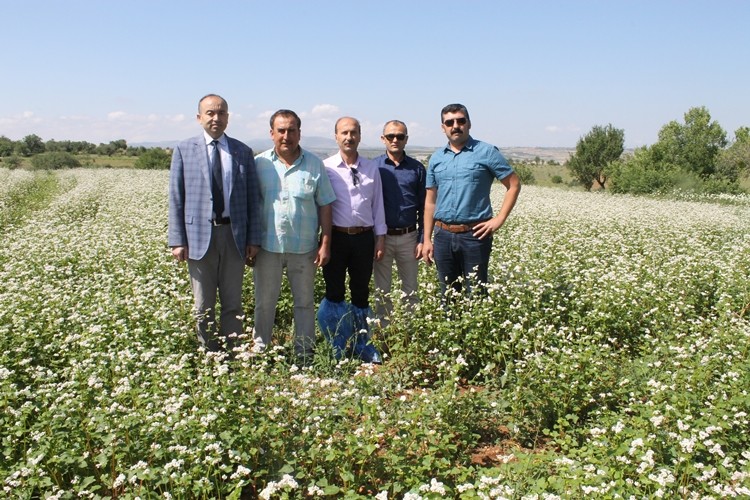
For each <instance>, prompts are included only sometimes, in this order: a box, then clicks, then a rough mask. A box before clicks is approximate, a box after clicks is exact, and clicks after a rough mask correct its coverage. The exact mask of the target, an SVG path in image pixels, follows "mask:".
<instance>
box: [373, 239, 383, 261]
mask: <svg viewBox="0 0 750 500" xmlns="http://www.w3.org/2000/svg"><path fill="white" fill-rule="evenodd" d="M384 256H385V236H376V237H375V262H380V261H381V260H383V257H384Z"/></svg>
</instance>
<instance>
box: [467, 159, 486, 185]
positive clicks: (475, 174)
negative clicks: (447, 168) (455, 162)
mask: <svg viewBox="0 0 750 500" xmlns="http://www.w3.org/2000/svg"><path fill="white" fill-rule="evenodd" d="M466 170H467V172H466V178H467V179H468V180H469V181H471V183H472V184H482V183H483V182H492V180H491V179H489V178H488V175H487V169H486V168H485V167H484V165H480V164H476V163H475V164H472V165H468V166H467V167H466Z"/></svg>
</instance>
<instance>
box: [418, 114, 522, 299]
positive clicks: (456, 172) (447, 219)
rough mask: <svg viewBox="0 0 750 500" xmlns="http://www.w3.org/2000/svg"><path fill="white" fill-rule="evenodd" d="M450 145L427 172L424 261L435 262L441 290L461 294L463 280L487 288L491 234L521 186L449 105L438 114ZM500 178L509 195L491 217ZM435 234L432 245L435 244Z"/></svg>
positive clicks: (500, 158)
mask: <svg viewBox="0 0 750 500" xmlns="http://www.w3.org/2000/svg"><path fill="white" fill-rule="evenodd" d="M440 117H441V121H442V127H443V131H444V132H445V135H446V136H447V137H448V144H447V145H446V146H445V147H444V148H441V149H438V150H437V151H435V153H433V155H432V156H431V157H430V165H429V168H428V170H427V196H426V199H425V215H424V243H423V246H422V258H423V260H424V261H425V262H426V263H428V264H430V263H432V262H433V261H434V262H435V264H436V266H437V270H438V279H439V281H440V286H441V289H442V291H443V294H445V292H446V290H447V287H448V286H451V287H452V288H453V289H454V290H456V291H459V292H460V291H461V282H460V281H459V280H458V279H459V277H463V278H464V279H467V280H468V281H467V288H470V286H471V283H472V281H473V282H474V283H479V284H483V283H487V281H488V267H489V260H490V251H491V250H492V235H493V234H494V233H495V231H497V230H498V229H500V227H501V226H502V225H503V224H504V223H505V220H506V219H507V218H508V216H509V215H510V212H511V211H512V210H513V207H514V206H515V204H516V200H517V199H518V193H519V192H520V191H521V182H520V180H519V179H518V176H517V175H516V173H515V172H514V171H513V169H512V168H511V167H510V165H509V164H508V161H507V160H506V159H505V157H504V156H503V155H502V153H500V151H499V150H498V149H497V147H495V146H492V145H490V144H487V143H485V142H482V141H478V140H476V139H474V138H472V137H471V136H470V135H469V131H470V130H471V120H470V118H469V111H468V110H467V109H466V107H465V106H464V105H462V104H449V105H447V106H445V107H444V108H443V109H442V111H441V113H440ZM494 179H499V180H500V182H501V183H502V184H503V186H505V189H506V192H505V196H504V198H503V203H502V206H501V207H500V211H499V212H498V213H497V215H494V216H493V211H492V204H491V203H490V190H491V189H492V182H493V180H494ZM433 233H434V241H432V240H433Z"/></svg>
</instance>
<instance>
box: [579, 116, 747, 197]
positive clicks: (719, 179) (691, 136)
mask: <svg viewBox="0 0 750 500" xmlns="http://www.w3.org/2000/svg"><path fill="white" fill-rule="evenodd" d="M624 140H625V132H624V130H622V129H618V128H615V127H614V126H612V124H608V125H606V126H601V125H596V126H594V127H593V128H592V129H591V131H590V132H589V133H588V134H586V135H585V136H584V137H582V138H581V139H580V140H579V141H578V143H577V145H576V152H575V153H574V154H573V155H572V156H571V157H570V159H569V160H568V162H567V163H566V166H567V168H568V169H569V170H570V173H571V175H572V176H573V177H574V178H575V179H576V180H577V181H578V182H579V183H580V184H581V185H582V186H583V187H584V188H586V189H587V190H591V189H592V187H594V186H595V185H596V186H597V187H598V188H600V189H605V188H609V189H610V190H611V191H612V192H614V193H633V194H649V193H667V192H670V191H673V190H675V189H684V190H690V191H696V192H703V193H739V192H742V191H743V189H742V188H741V187H740V180H741V179H742V178H744V177H747V176H748V175H749V174H750V128H748V127H740V128H738V129H737V130H736V131H735V133H734V140H733V141H730V140H729V139H728V138H727V133H726V131H725V130H724V129H723V128H722V127H721V125H719V123H718V122H716V121H712V120H711V114H710V113H709V111H708V109H706V108H705V107H695V108H691V109H690V110H688V112H687V113H685V115H684V122H683V123H681V122H678V121H671V122H669V123H667V124H666V125H664V126H663V127H662V128H661V130H660V131H659V135H658V140H657V141H656V142H655V143H654V144H652V145H651V146H644V147H641V148H638V149H636V150H635V151H634V152H633V153H632V154H627V155H623V151H624Z"/></svg>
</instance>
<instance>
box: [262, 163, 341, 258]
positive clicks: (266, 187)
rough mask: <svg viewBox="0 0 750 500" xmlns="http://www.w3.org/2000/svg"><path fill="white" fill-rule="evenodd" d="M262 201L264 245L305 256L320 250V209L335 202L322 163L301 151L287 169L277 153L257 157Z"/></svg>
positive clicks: (270, 248) (271, 249) (266, 247)
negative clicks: (304, 254) (317, 249)
mask: <svg viewBox="0 0 750 500" xmlns="http://www.w3.org/2000/svg"><path fill="white" fill-rule="evenodd" d="M255 166H256V169H257V172H258V181H259V184H260V198H261V209H262V210H261V217H262V221H261V231H262V235H261V246H262V247H263V249H264V250H266V251H268V252H274V253H294V254H302V253H308V252H312V251H313V250H315V249H316V248H318V227H319V223H318V207H322V206H325V205H328V204H330V203H333V202H334V201H335V200H336V195H335V194H334V193H333V188H332V187H331V181H330V180H329V179H328V174H326V170H325V167H324V166H323V162H322V161H321V160H320V158H318V157H317V156H315V155H314V154H313V153H311V152H309V151H305V150H304V149H302V148H300V156H299V158H297V160H296V161H295V162H294V164H293V165H292V166H291V167H289V168H287V167H286V164H285V163H284V162H283V161H282V160H281V159H280V158H279V157H278V155H277V154H276V151H274V150H273V149H269V150H268V151H265V152H263V153H261V154H259V155H257V156H256V157H255Z"/></svg>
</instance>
